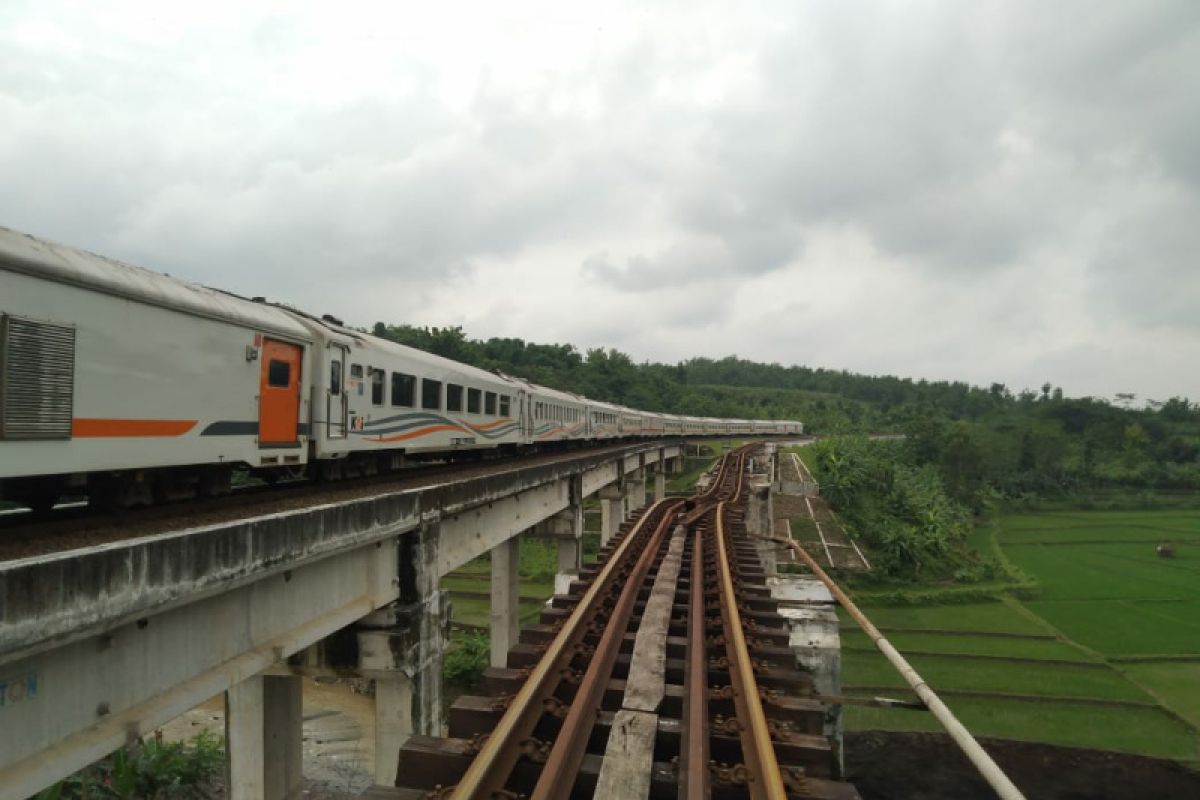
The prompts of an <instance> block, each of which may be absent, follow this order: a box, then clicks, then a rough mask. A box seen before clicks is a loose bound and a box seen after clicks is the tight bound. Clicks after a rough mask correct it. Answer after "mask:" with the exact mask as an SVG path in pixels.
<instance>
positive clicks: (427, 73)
mask: <svg viewBox="0 0 1200 800" xmlns="http://www.w3.org/2000/svg"><path fill="white" fill-rule="evenodd" d="M0 225H4V226H7V227H11V228H16V229H18V230H22V231H26V232H29V233H32V234H35V235H38V236H43V237H46V238H49V239H53V240H56V241H61V242H64V243H67V244H72V245H77V246H80V247H84V248H87V249H90V250H94V251H97V252H100V253H103V254H105V255H110V256H113V257H116V258H120V259H123V260H126V261H130V262H132V263H135V264H138V265H140V266H145V267H149V268H152V269H157V270H161V271H163V272H169V273H171V274H173V275H177V276H180V277H184V278H186V279H189V280H193V281H198V282H201V283H206V284H209V285H213V286H218V287H221V288H225V289H230V290H232V291H236V292H239V293H242V294H246V295H259V294H261V295H266V296H268V297H271V298H273V299H278V300H281V301H285V302H289V303H293V304H296V305H299V306H301V307H304V308H306V309H310V310H312V311H315V312H318V313H326V312H328V313H333V314H335V315H338V316H340V317H342V318H344V319H345V320H346V321H347V322H349V323H352V324H361V325H370V324H371V323H373V322H375V321H376V320H384V321H388V322H392V323H411V324H430V325H446V324H451V325H462V326H463V327H464V328H465V329H466V330H467V332H468V334H470V335H472V336H475V337H484V338H486V337H488V336H518V337H521V338H525V339H528V340H534V341H541V342H571V343H574V344H576V345H578V346H580V347H581V348H586V347H593V346H609V347H616V348H619V349H621V350H624V351H625V352H628V353H630V354H631V355H632V356H633V357H634V358H635V359H637V360H644V359H652V360H665V361H673V360H676V359H680V358H685V357H688V356H693V355H706V356H713V357H720V356H723V355H728V354H731V353H736V354H738V355H740V356H743V357H747V358H753V359H756V360H764V361H780V362H783V363H800V364H807V365H812V366H825V367H832V368H838V369H841V368H845V369H850V370H854V371H859V372H866V373H891V374H897V375H903V376H912V377H927V378H931V379H962V380H968V381H971V382H973V383H978V384H984V385H986V384H988V383H990V382H992V381H1001V382H1004V383H1006V384H1008V386H1009V387H1010V388H1013V389H1014V390H1019V389H1020V388H1022V387H1034V386H1040V385H1041V384H1042V383H1043V382H1044V381H1052V382H1054V383H1055V384H1057V385H1061V386H1062V387H1063V388H1064V390H1065V391H1066V393H1067V394H1068V395H1087V394H1092V395H1104V396H1110V397H1111V396H1112V395H1113V394H1114V393H1115V392H1136V393H1138V395H1139V397H1151V398H1157V399H1165V398H1167V397H1170V396H1173V395H1188V396H1190V397H1192V398H1193V399H1200V368H1198V367H1200V259H1198V254H1200V2H1197V0H1180V2H1154V1H1153V0H1135V1H1134V0H1131V1H1130V2H1116V1H1114V2H1095V0H1079V1H1078V2H1059V1H1057V0H1055V1H1053V2H1051V1H1048V0H1036V1H1031V2H1015V1H1014V0H998V1H997V2H969V1H968V0H946V2H914V0H906V1H905V2H895V3H888V2H871V3H868V2H853V0H829V2H821V3H817V2H797V0H787V1H786V2H780V3H769V2H720V3H704V2H696V1H695V0H688V1H687V2H678V3H674V2H664V3H636V4H628V5H625V4H620V3H613V2H605V3H568V2H563V0H552V1H551V2H545V3H532V4H521V3H512V2H483V3H479V4H465V3H454V2H444V1H441V0H440V1H439V2H436V3H435V2H424V3H412V4H408V3H400V2H380V3H355V2H338V3H321V4H317V3H300V2H281V3H275V4H255V3H247V2H244V1H239V2H228V3H226V2H214V1H213V0H206V2H204V3H189V4H183V3H164V2H161V0H156V1H155V2H145V3H127V2H105V3H95V2H90V0H78V2H66V1H63V0H32V1H30V2H25V1H24V0H3V2H0Z"/></svg>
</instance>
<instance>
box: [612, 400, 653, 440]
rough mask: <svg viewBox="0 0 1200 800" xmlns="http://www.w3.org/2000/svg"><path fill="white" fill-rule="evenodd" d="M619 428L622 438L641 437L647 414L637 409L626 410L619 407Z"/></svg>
mask: <svg viewBox="0 0 1200 800" xmlns="http://www.w3.org/2000/svg"><path fill="white" fill-rule="evenodd" d="M619 408H620V413H619V417H618V418H619V420H620V423H619V426H618V429H619V431H620V434H621V436H623V437H625V436H641V435H642V428H643V427H644V426H645V423H646V420H645V414H644V413H643V412H641V411H638V410H637V409H635V408H626V407H624V406H619Z"/></svg>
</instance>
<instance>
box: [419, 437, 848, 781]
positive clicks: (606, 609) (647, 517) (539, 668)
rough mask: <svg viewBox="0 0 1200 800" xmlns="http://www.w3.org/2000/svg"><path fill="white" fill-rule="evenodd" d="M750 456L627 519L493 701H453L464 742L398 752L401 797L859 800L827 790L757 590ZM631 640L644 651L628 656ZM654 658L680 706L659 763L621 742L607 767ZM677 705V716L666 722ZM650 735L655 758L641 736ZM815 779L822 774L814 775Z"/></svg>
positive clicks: (810, 713) (538, 628)
mask: <svg viewBox="0 0 1200 800" xmlns="http://www.w3.org/2000/svg"><path fill="white" fill-rule="evenodd" d="M748 458H749V451H748V449H742V450H739V451H734V452H731V453H727V454H726V455H725V457H724V458H723V459H722V462H721V464H720V467H719V469H718V470H717V471H716V473H715V475H714V476H713V480H712V483H711V484H710V485H709V487H708V488H707V489H706V491H704V492H703V493H701V494H698V495H697V496H695V497H694V498H692V499H691V500H690V501H687V502H685V501H684V500H681V499H675V500H665V501H660V502H658V503H655V504H653V505H652V506H651V507H650V508H649V509H648V510H647V511H646V512H644V513H643V514H642V516H641V517H640V518H638V519H637V520H636V521H630V522H628V523H626V525H625V526H624V527H623V528H622V530H623V531H624V533H622V534H621V535H620V537H619V538H618V539H617V540H615V541H614V544H613V545H611V546H610V548H605V552H606V553H607V558H606V559H605V560H604V561H603V562H602V563H600V564H598V565H597V567H596V569H595V570H592V571H589V572H588V575H587V576H586V577H585V576H581V580H580V581H579V582H577V583H576V584H575V585H574V586H573V587H572V589H571V592H570V594H569V595H566V596H560V597H558V598H556V600H555V603H554V608H548V609H546V610H544V611H543V616H542V620H543V621H542V622H541V623H539V624H537V625H534V626H531V629H527V632H528V634H529V638H528V639H525V637H524V636H523V637H522V638H523V642H522V643H521V644H519V645H517V646H516V647H514V648H513V649H512V650H510V651H509V654H508V665H507V666H506V667H504V668H497V670H496V671H494V672H492V673H491V677H490V678H488V679H487V680H492V681H496V682H497V683H496V684H494V685H493V689H492V691H491V698H490V699H489V698H484V697H469V698H460V699H459V701H456V704H455V709H456V714H453V713H452V717H451V721H450V728H451V737H453V738H450V739H434V738H432V737H412V738H411V739H410V740H409V743H407V744H406V745H405V747H404V749H403V750H402V756H401V766H402V769H401V772H402V773H404V774H406V775H407V777H406V778H405V780H406V781H410V783H406V784H405V785H406V786H413V788H416V787H417V786H420V787H422V788H424V789H425V790H426V791H427V794H426V795H425V796H426V797H428V798H437V799H438V800H445V798H450V797H453V798H460V799H462V798H473V799H474V800H483V799H485V798H486V800H494V799H495V798H498V797H510V796H517V795H520V796H528V797H529V798H530V800H552V799H555V798H560V797H566V796H569V795H572V794H580V795H583V794H587V793H588V792H590V791H592V787H595V790H596V791H601V789H602V790H603V795H604V796H605V797H607V798H619V797H624V796H625V795H624V794H622V792H626V791H635V792H636V793H637V794H638V795H639V796H642V792H643V791H649V792H650V796H655V797H661V796H665V794H664V793H665V792H666V791H667V786H666V785H664V784H665V783H671V782H673V786H671V788H670V792H671V793H672V794H676V795H677V796H678V797H679V798H680V800H711V798H712V797H713V796H714V794H716V795H719V796H723V797H728V796H749V797H750V798H753V799H754V800H766V799H769V800H784V798H787V797H788V796H793V797H794V796H797V795H799V796H804V797H814V798H824V799H825V800H850V798H856V797H857V794H856V793H855V792H854V790H853V787H851V786H849V785H848V784H845V783H843V782H840V781H836V780H830V779H829V778H832V777H836V775H835V772H834V770H835V767H834V765H833V764H832V762H823V761H822V760H821V759H822V758H824V757H825V755H824V754H827V753H829V750H828V743H827V742H825V740H824V738H823V737H822V736H821V735H820V730H821V724H822V720H823V713H824V712H823V711H822V710H821V707H820V706H819V705H818V704H817V703H815V702H814V700H813V699H812V698H813V695H812V687H811V681H808V682H806V681H805V679H804V677H803V676H802V675H801V673H800V672H799V671H798V670H797V669H796V667H795V663H794V658H793V657H792V655H791V653H790V650H788V649H787V646H786V643H787V627H786V625H781V624H780V623H781V622H782V618H781V617H779V616H778V609H777V607H776V606H775V605H774V604H772V603H771V601H770V599H769V593H768V592H767V591H766V589H765V588H764V587H763V586H762V584H761V581H762V575H763V573H762V571H761V565H760V564H759V562H758V559H757V555H756V551H755V549H754V547H753V545H751V544H750V543H749V541H748V539H747V538H746V534H745V531H744V529H743V525H742V522H741V514H742V510H741V509H740V507H738V505H737V504H739V503H740V501H741V499H742V497H743V488H744V486H745V468H746V464H747V460H748ZM685 522H686V523H687V525H686V527H685V530H684V531H680V529H679V527H677V526H680V525H683V524H684V523H685ZM672 540H674V542H675V544H673V545H671V542H672ZM680 544H682V552H681V551H679V549H678V548H679V547H680ZM668 545H670V546H668ZM689 548H690V551H689ZM668 552H673V553H678V555H676V556H672V558H678V557H682V559H683V561H682V567H681V565H680V564H679V563H676V562H674V561H672V564H673V566H672V567H671V571H670V572H669V573H664V572H663V571H662V567H661V565H662V563H663V558H665V557H666V554H667V553H668ZM656 565H659V566H656ZM664 575H670V577H664ZM685 575H686V576H687V577H686V580H688V581H689V584H688V585H687V590H686V599H676V600H671V601H669V602H668V603H667V605H665V606H664V605H663V604H662V601H661V598H663V597H676V598H678V595H677V594H676V592H677V591H678V590H680V589H682V588H683V586H682V584H679V583H676V584H675V586H674V587H671V582H673V581H681V580H683V579H684V576H685ZM659 582H662V585H661V586H660V585H659ZM650 584H654V585H653V586H650ZM648 587H649V588H650V593H649V595H648V599H647V601H646V606H645V607H643V608H642V610H641V611H639V610H638V608H639V603H640V602H641V600H642V597H643V593H644V592H645V591H646V589H647V588H648ZM668 590H669V591H668ZM655 603H657V605H656V606H655V610H654V611H653V612H651V611H648V609H649V607H650V606H651V605H653V604H655ZM718 609H719V611H718ZM666 612H670V613H669V615H668V616H669V619H668V616H664V614H665V613H666ZM638 619H641V623H640V624H641V626H642V627H641V628H639V626H638V625H639V624H638V622H637V620H638ZM647 619H650V620H657V622H654V621H652V622H650V623H647ZM647 624H649V625H651V626H656V625H657V626H662V625H664V624H666V625H667V629H668V630H669V631H670V632H669V633H667V635H666V636H665V637H662V641H661V644H660V645H656V643H657V642H658V641H659V638H658V634H657V633H655V634H654V635H651V636H649V637H645V636H643V634H645V633H646V631H647V630H656V628H654V627H651V628H646V627H645V626H646V625H647ZM532 629H535V630H532ZM631 629H632V630H631ZM681 637H682V638H684V639H685V640H686V641H680V638H681ZM631 639H632V640H633V644H634V648H633V650H632V652H628V651H624V650H623V649H622V648H623V645H625V644H628V643H629V642H630V640H631ZM656 646H661V647H662V648H663V650H662V652H661V653H659V652H658V651H657V650H656V649H655V648H656ZM675 648H681V650H680V649H675ZM673 649H674V650H673ZM672 650H673V652H672ZM623 653H628V654H627V655H623ZM681 655H682V661H675V659H679V658H680V656H681ZM622 659H626V660H625V661H622ZM654 659H661V661H659V663H660V664H661V665H662V667H661V669H662V670H663V671H662V672H660V673H659V677H658V678H657V681H658V682H659V690H660V691H662V692H663V694H662V695H661V697H665V698H668V699H667V700H666V701H665V702H666V703H667V705H666V706H660V707H658V708H657V709H656V710H655V711H654V712H652V713H653V718H654V719H655V720H656V721H655V722H654V723H652V724H655V725H658V726H660V727H658V728H657V729H656V731H657V732H655V733H654V737H655V739H653V740H650V742H651V743H650V747H651V749H652V750H653V752H650V753H647V751H646V750H645V749H640V750H639V749H638V748H632V749H622V747H624V745H622V744H617V745H616V748H617V749H616V751H615V753H614V752H611V751H610V752H609V753H608V754H606V755H604V756H601V755H600V753H598V752H597V750H596V749H595V748H596V746H597V744H598V738H597V737H598V735H606V734H603V733H601V732H603V731H605V730H608V731H609V734H607V736H608V737H610V738H608V739H607V741H608V742H609V747H612V746H613V742H614V741H618V742H628V741H630V740H629V739H623V738H622V737H624V736H627V735H628V734H627V733H619V731H625V730H630V729H625V728H621V727H618V726H619V725H624V724H627V722H620V723H618V720H621V719H622V716H621V715H622V714H628V713H629V711H628V709H630V708H638V709H639V712H640V711H641V710H643V709H644V708H645V707H639V706H636V703H638V702H642V701H643V700H644V697H645V695H644V694H642V693H645V692H652V691H654V689H652V688H649V687H653V686H654V681H655V678H654V677H653V676H654V674H655V673H654V670H655V668H652V667H649V666H647V665H648V664H651V663H653V660H654ZM623 664H627V666H619V665H623ZM635 664H636V665H638V666H637V669H636V672H637V677H636V680H635V678H634V672H635V669H634V668H635ZM668 664H672V666H670V667H668V666H667V665H668ZM668 669H669V670H678V672H675V673H674V674H675V675H680V674H682V683H683V685H682V686H681V687H676V688H675V689H674V690H671V689H670V686H669V684H670V683H674V682H678V681H679V680H680V679H679V678H678V677H676V678H672V679H670V680H668V679H667V678H666V670H668ZM622 671H625V674H624V675H622ZM664 681H665V682H666V683H665V684H664V683H663V682H664ZM634 685H636V686H637V687H639V688H638V690H637V692H635V695H634V697H635V699H634V700H631V699H630V698H631V695H630V691H631V688H630V687H631V686H634ZM495 686H500V687H504V688H499V689H498V688H494V687H495ZM509 687H511V688H509ZM680 690H682V691H681V693H678V694H675V693H674V692H680ZM789 691H790V692H791V694H787V693H788V692H789ZM671 697H675V698H679V699H678V700H675V701H674V702H680V701H681V706H680V705H676V706H674V710H667V708H668V706H670V703H671V702H672V701H671V700H670V699H669V698H671ZM659 702H663V701H662V700H660V701H659ZM624 703H633V704H634V705H624ZM614 709H616V710H615V711H614ZM768 711H769V712H770V713H771V715H772V716H771V717H770V718H768V716H767V712H768ZM713 714H715V716H712V715H713ZM624 719H625V720H626V721H628V720H630V719H633V717H628V716H627V717H624ZM643 719H644V718H643ZM796 725H800V726H802V727H801V728H800V729H797V728H796V727H794V726H796ZM456 729H457V731H458V732H455V731H456ZM644 730H652V731H653V730H655V729H649V728H645V729H643V731H644ZM638 736H642V737H643V738H641V739H637V737H636V736H635V737H634V740H635V741H638V742H640V743H642V744H641V745H640V746H641V747H644V746H645V744H646V742H647V740H646V739H645V734H644V733H643V734H638ZM537 737H541V738H540V739H539V738H537ZM654 742H657V745H655V744H654ZM589 745H590V746H591V748H592V749H591V751H590V754H589ZM660 747H661V748H665V751H664V750H660ZM779 747H782V748H783V749H782V750H778V751H777V748H779ZM672 752H674V753H675V754H677V755H676V756H675V758H674V760H673V761H672V760H671V755H670V754H671V753H672ZM638 753H645V754H646V758H647V759H648V760H646V761H645V768H646V769H649V772H643V771H641V770H642V769H643V760H642V758H640V757H639V756H638V755H637V754H638ZM610 758H611V759H612V760H611V761H610V760H609V759H610ZM406 764H407V767H408V768H407V770H405V769H403V767H404V765H406ZM809 767H811V768H812V769H813V770H814V774H812V775H807V774H806V769H807V768H809ZM435 776H436V777H435ZM672 776H673V777H672ZM826 776H828V777H826ZM633 785H636V786H640V787H641V788H640V789H637V790H633V789H629V788H628V787H629V786H633ZM652 786H653V788H651V787H652Z"/></svg>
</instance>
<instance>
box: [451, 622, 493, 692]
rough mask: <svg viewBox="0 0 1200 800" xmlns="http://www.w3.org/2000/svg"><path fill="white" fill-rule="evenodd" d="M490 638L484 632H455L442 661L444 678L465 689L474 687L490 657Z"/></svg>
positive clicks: (477, 683)
mask: <svg viewBox="0 0 1200 800" xmlns="http://www.w3.org/2000/svg"><path fill="white" fill-rule="evenodd" d="M491 648H492V644H491V640H490V639H489V638H488V635H487V634H486V633H482V632H478V631H467V632H464V633H459V634H455V635H453V636H452V637H451V639H450V647H449V649H448V650H447V651H446V656H445V659H444V660H443V662H442V671H443V674H445V676H446V680H448V681H450V682H451V683H453V684H457V685H458V686H461V687H463V688H466V689H471V688H474V687H475V686H478V685H479V682H480V681H481V680H482V679H483V671H484V670H485V669H487V668H488V662H489V661H490V657H491Z"/></svg>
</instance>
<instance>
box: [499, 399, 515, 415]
mask: <svg viewBox="0 0 1200 800" xmlns="http://www.w3.org/2000/svg"><path fill="white" fill-rule="evenodd" d="M510 413H512V400H511V399H510V398H509V396H508V395H506V394H502V395H500V416H502V417H507V416H508V415H509V414H510Z"/></svg>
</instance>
